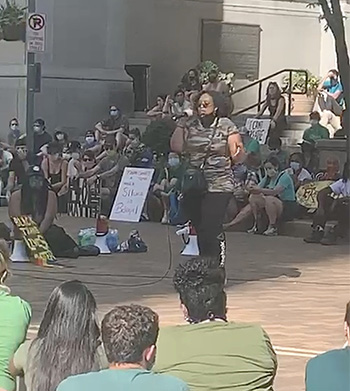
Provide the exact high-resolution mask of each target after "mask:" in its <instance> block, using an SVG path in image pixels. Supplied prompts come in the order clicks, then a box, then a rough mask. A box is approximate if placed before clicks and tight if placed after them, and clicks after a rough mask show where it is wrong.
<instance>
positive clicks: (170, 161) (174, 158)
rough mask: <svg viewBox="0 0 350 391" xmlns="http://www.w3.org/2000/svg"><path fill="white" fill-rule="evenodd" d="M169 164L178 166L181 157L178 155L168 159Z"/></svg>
mask: <svg viewBox="0 0 350 391" xmlns="http://www.w3.org/2000/svg"><path fill="white" fill-rule="evenodd" d="M168 164H169V166H170V167H176V166H178V165H179V164H180V159H179V158H177V157H172V158H170V159H169V160H168Z"/></svg>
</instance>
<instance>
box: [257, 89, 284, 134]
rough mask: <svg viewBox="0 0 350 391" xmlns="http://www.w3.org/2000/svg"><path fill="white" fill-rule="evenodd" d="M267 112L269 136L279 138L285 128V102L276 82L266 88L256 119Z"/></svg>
mask: <svg viewBox="0 0 350 391" xmlns="http://www.w3.org/2000/svg"><path fill="white" fill-rule="evenodd" d="M266 109H268V110H269V113H270V115H269V117H270V119H271V125H270V132H269V136H272V135H274V136H276V137H279V136H280V135H281V133H282V131H283V130H285V129H286V128H287V120H286V114H285V111H286V101H285V99H284V97H283V96H282V91H281V89H280V87H279V85H278V84H277V83H276V82H271V83H269V85H268V86H267V91H266V101H265V103H264V104H263V107H262V108H261V110H260V111H259V113H258V115H257V118H260V117H261V116H262V115H263V114H264V113H265V111H266Z"/></svg>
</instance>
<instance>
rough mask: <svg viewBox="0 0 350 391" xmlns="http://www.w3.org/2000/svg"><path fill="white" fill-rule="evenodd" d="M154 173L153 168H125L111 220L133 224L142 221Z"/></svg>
mask: <svg viewBox="0 0 350 391" xmlns="http://www.w3.org/2000/svg"><path fill="white" fill-rule="evenodd" d="M153 173H154V169H153V168H134V167H127V168H125V170H124V173H123V177H122V180H121V182H120V185H119V188H118V192H117V196H116V197H115V200H114V204H113V208H112V211H111V215H110V217H109V218H110V220H115V221H129V222H131V223H137V222H139V221H140V217H141V213H142V209H143V204H144V203H145V200H146V197H147V193H148V189H149V186H150V184H151V179H152V176H153Z"/></svg>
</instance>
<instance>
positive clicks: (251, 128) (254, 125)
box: [245, 118, 271, 144]
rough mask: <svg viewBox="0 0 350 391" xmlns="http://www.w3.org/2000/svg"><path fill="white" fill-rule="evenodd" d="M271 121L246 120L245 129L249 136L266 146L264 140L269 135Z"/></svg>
mask: <svg viewBox="0 0 350 391" xmlns="http://www.w3.org/2000/svg"><path fill="white" fill-rule="evenodd" d="M270 124H271V120H269V119H257V118H247V121H246V123H245V127H246V128H247V130H248V133H249V136H250V137H252V138H253V139H254V140H256V141H259V143H260V144H266V139H267V136H268V134H269V129H270Z"/></svg>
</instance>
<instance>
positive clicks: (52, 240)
mask: <svg viewBox="0 0 350 391" xmlns="http://www.w3.org/2000/svg"><path fill="white" fill-rule="evenodd" d="M8 211H9V216H10V218H13V217H20V216H31V217H32V219H33V220H34V221H35V223H36V224H37V226H38V227H39V230H40V232H41V233H42V234H43V236H44V238H45V239H46V241H47V243H48V245H49V247H50V249H51V250H52V252H53V254H54V255H55V256H56V257H63V258H77V257H78V256H79V248H78V247H77V244H76V243H75V242H74V240H73V239H72V238H71V237H70V236H68V235H67V234H66V233H65V231H64V229H63V228H61V227H57V226H56V225H54V224H53V222H54V220H55V217H56V213H57V196H56V193H55V192H54V191H53V190H52V189H51V187H50V185H49V183H48V182H47V180H46V179H45V176H44V173H43V171H42V170H41V169H40V167H39V166H31V167H29V169H28V171H27V175H26V180H25V182H24V183H23V185H22V187H21V188H20V189H18V190H16V191H14V192H13V193H12V194H11V197H10V201H9V208H8ZM20 238H21V237H20V234H19V232H18V230H17V229H15V239H20Z"/></svg>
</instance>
